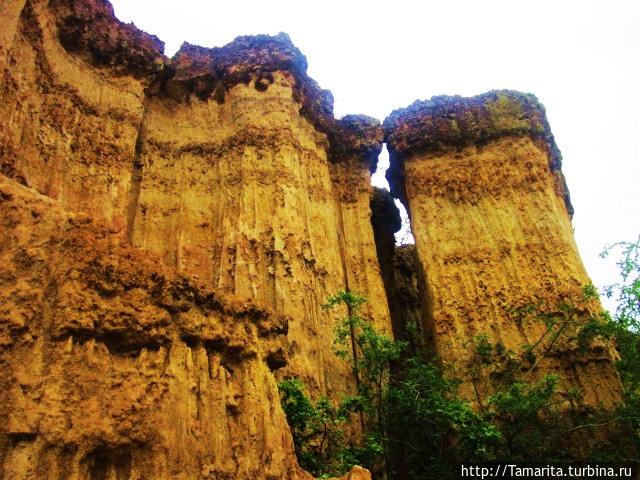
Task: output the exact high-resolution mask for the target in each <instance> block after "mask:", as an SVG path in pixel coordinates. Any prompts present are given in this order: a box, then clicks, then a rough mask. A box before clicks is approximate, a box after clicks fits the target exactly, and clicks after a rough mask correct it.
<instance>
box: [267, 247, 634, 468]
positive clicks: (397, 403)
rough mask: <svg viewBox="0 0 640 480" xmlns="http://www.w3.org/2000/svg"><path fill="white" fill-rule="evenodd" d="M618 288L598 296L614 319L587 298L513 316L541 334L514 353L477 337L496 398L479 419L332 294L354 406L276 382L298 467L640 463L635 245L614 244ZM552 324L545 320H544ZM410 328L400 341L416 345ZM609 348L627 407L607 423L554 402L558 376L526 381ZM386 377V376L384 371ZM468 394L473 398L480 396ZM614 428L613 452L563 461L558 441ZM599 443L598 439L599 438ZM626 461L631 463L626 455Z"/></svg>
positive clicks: (563, 396)
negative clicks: (602, 343) (561, 353)
mask: <svg viewBox="0 0 640 480" xmlns="http://www.w3.org/2000/svg"><path fill="white" fill-rule="evenodd" d="M614 249H619V250H620V251H621V252H622V259H621V260H620V261H619V262H618V265H619V266H620V271H621V276H622V282H621V283H620V284H619V285H615V286H613V287H611V288H610V289H608V290H607V291H606V294H607V295H609V296H612V295H617V296H618V300H619V308H618V310H617V311H616V313H615V315H614V316H611V315H609V314H608V313H606V312H601V313H597V314H595V315H588V316H587V317H586V318H585V315H584V312H585V311H586V307H585V306H586V305H587V304H588V303H589V302H592V303H593V300H596V299H597V298H598V293H597V291H596V290H595V288H593V287H592V286H586V287H585V288H584V291H583V298H581V299H578V300H577V301H575V302H573V301H565V302H563V303H561V304H560V305H558V306H556V308H555V309H548V308H543V307H542V306H540V305H533V306H525V307H521V308H518V309H514V310H513V311H512V312H511V314H512V315H514V318H513V320H514V321H518V322H525V321H536V322H542V324H543V325H544V327H545V328H544V332H543V334H542V335H541V337H540V338H539V339H538V340H536V341H535V342H533V344H531V345H524V346H523V347H522V351H521V352H513V351H510V350H508V349H506V348H505V347H504V345H502V344H501V343H499V342H498V343H496V344H492V343H491V342H490V341H489V339H488V338H487V336H486V335H482V334H481V335H478V336H477V337H476V338H475V342H474V344H473V345H472V347H471V357H470V358H471V363H470V365H469V367H470V370H471V372H472V377H473V378H474V382H475V381H476V379H480V378H491V379H492V381H493V382H494V391H495V393H494V394H493V395H491V396H489V397H488V398H486V399H483V398H480V397H478V399H477V400H478V404H479V408H474V407H472V405H471V404H470V403H469V402H468V401H466V400H464V399H463V398H461V397H460V396H459V394H458V386H459V382H457V381H456V380H454V379H450V378H448V377H447V376H446V375H445V374H444V372H443V371H442V369H441V368H440V366H439V364H438V362H437V361H433V360H429V357H428V356H427V354H426V352H424V351H422V350H421V349H420V348H417V347H416V345H420V344H421V343H422V342H419V341H418V339H413V340H414V341H412V342H410V343H411V344H412V345H413V348H408V347H409V345H408V343H407V342H394V341H393V340H392V339H391V338H390V337H389V336H387V335H386V334H384V333H380V332H377V331H376V330H375V329H374V328H373V327H372V326H371V324H370V323H369V321H368V320H367V319H366V318H364V317H362V316H361V314H360V310H361V307H362V305H363V304H364V303H365V301H366V299H365V298H364V297H362V296H359V295H356V294H353V293H350V292H344V291H341V292H338V293H337V294H336V295H334V296H332V297H330V298H329V299H328V301H327V305H326V307H327V308H335V307H337V306H338V305H344V306H346V309H347V312H348V315H347V317H346V318H345V319H344V320H343V321H342V322H341V323H340V324H339V326H338V328H337V329H336V332H335V341H334V346H335V354H336V355H337V356H339V357H340V358H343V359H344V360H345V361H346V362H347V363H348V364H349V365H350V367H351V368H352V371H353V374H354V377H355V378H356V380H357V391H356V392H355V394H354V395H350V396H346V395H344V396H342V397H341V398H340V399H338V400H331V399H327V398H319V399H318V400H316V401H315V402H314V401H312V400H311V399H310V398H309V397H308V396H307V394H306V392H305V387H304V385H303V384H302V382H300V381H299V380H297V379H288V380H284V381H282V382H280V384H279V387H280V392H281V399H282V405H283V408H284V411H285V413H286V416H287V420H288V422H289V425H290V427H291V431H292V434H293V438H294V443H295V448H296V453H297V455H298V459H299V461H300V464H301V465H302V466H303V467H304V468H305V469H307V470H309V471H310V472H311V473H313V474H314V475H316V476H337V475H341V474H343V473H344V472H345V471H347V470H348V469H349V468H350V467H351V466H352V465H354V464H359V465H363V466H365V467H367V468H369V469H370V470H371V471H372V472H373V474H374V477H375V478H385V477H386V478H391V479H394V478H397V479H403V478H451V477H452V476H453V470H452V467H451V465H452V464H454V463H458V462H462V461H491V460H509V461H518V460H520V461H526V460H529V461H531V460H534V461H539V460H545V461H554V460H557V461H562V460H564V461H571V460H576V459H591V460H608V461H615V460H628V459H630V458H633V457H632V455H633V452H638V451H640V335H639V331H640V329H639V327H640V325H639V323H640V261H639V254H640V239H639V240H638V241H637V242H635V243H619V244H616V245H615V246H613V247H610V248H609V249H607V251H606V252H605V255H606V254H609V253H610V252H611V251H613V250H614ZM545 312H551V313H545ZM416 331H417V329H416V328H415V326H411V325H408V326H407V332H408V334H409V335H408V337H409V338H410V337H411V334H412V333H413V334H415V332H416ZM597 338H602V339H607V340H611V341H613V342H614V344H615V345H616V348H617V350H618V353H619V360H618V361H617V365H616V366H617V369H618V372H619V374H620V377H621V380H622V383H623V391H624V400H625V403H624V404H623V405H621V406H620V407H619V408H618V409H617V410H616V411H614V412H603V411H596V410H593V409H585V408H583V407H584V406H583V405H582V404H581V395H580V392H579V391H578V390H577V389H569V390H562V389H561V387H560V385H561V383H562V382H561V380H562V379H561V378H560V377H559V376H558V375H552V374H549V375H546V376H544V377H542V378H540V379H538V380H532V379H531V378H530V374H531V373H532V372H533V371H534V370H535V368H536V367H537V365H538V363H539V362H540V360H541V359H542V358H545V357H547V356H552V355H554V354H555V353H556V351H558V349H559V347H560V346H561V345H563V344H564V345H565V346H566V344H567V342H573V343H572V344H573V345H576V346H577V350H576V351H577V352H578V354H584V353H586V352H587V351H588V349H589V346H590V345H591V344H592V342H593V341H594V340H595V339H597ZM392 367H393V368H392ZM477 391H478V390H477V388H476V392H477ZM602 428H605V429H610V428H615V429H616V431H617V434H618V437H617V439H616V444H615V445H609V444H597V443H596V444H594V445H592V447H593V448H592V451H591V453H590V454H589V453H588V452H587V454H585V452H575V451H573V450H571V443H570V442H567V439H568V438H570V436H572V435H576V434H578V435H579V434H582V432H589V431H597V430H598V429H602ZM605 438H606V435H605ZM630 452H631V453H630Z"/></svg>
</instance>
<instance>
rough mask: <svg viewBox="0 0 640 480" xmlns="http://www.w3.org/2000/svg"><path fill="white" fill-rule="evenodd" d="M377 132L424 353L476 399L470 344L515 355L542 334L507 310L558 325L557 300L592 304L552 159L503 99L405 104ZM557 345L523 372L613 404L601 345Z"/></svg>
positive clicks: (546, 133)
mask: <svg viewBox="0 0 640 480" xmlns="http://www.w3.org/2000/svg"><path fill="white" fill-rule="evenodd" d="M384 127H385V135H386V139H387V142H388V145H389V150H390V153H391V168H390V171H389V173H388V174H387V175H388V177H389V180H390V183H391V188H392V192H394V194H395V195H396V196H399V197H400V198H401V199H402V201H403V202H404V203H405V205H406V207H407V209H408V211H409V215H410V219H411V226H412V231H413V234H414V236H415V241H416V247H417V252H418V256H419V259H420V264H421V267H422V269H423V270H424V275H425V279H426V283H427V285H426V287H427V300H426V302H425V305H424V308H425V309H426V310H427V311H428V312H427V313H428V315H427V318H428V319H429V320H428V321H429V322H430V323H431V324H432V325H429V327H433V329H434V332H435V344H436V345H435V346H436V349H437V351H438V353H439V354H440V356H441V358H442V360H443V362H444V363H445V365H447V366H448V367H449V368H450V369H452V370H453V371H454V372H455V374H456V375H457V376H458V377H460V378H463V379H464V380H466V381H465V382H464V391H465V392H464V393H465V394H466V395H467V396H468V397H469V398H472V399H474V400H476V399H477V400H478V401H479V402H481V401H482V398H483V397H486V396H487V394H489V393H490V392H491V387H490V386H489V384H488V383H489V382H488V380H487V379H486V378H485V379H482V378H480V379H475V380H474V381H470V380H471V378H472V377H473V375H472V373H471V371H470V368H471V366H470V364H471V363H472V360H473V359H472V356H473V355H474V349H475V346H476V344H477V342H478V339H481V338H486V339H487V340H488V341H489V342H490V343H491V344H494V345H495V344H501V345H502V346H503V347H505V348H506V349H507V350H512V351H513V352H515V353H516V354H521V353H522V352H523V347H525V346H526V345H534V344H535V342H537V341H538V340H539V339H540V338H541V336H542V335H543V334H544V332H545V328H546V327H545V325H544V324H543V322H541V321H535V320H533V319H531V318H530V319H528V320H527V319H524V320H523V319H522V318H518V316H517V315H515V314H514V309H517V308H519V307H527V306H533V307H535V308H539V309H541V310H542V311H543V312H544V313H547V314H551V315H555V314H557V316H556V317H557V318H560V317H561V316H562V312H561V311H560V310H559V305H560V304H562V303H563V302H571V301H573V302H575V303H576V305H579V307H578V314H579V316H582V317H586V315H588V313H589V312H590V311H592V312H593V311H595V309H596V308H597V307H598V305H594V304H585V303H584V302H581V298H582V287H583V286H584V285H586V284H588V283H590V280H589V277H588V276H587V273H586V271H585V269H584V266H583V264H582V261H581V260H580V256H579V254H578V250H577V247H576V244H575V241H574V238H573V231H572V226H571V214H572V207H571V204H570V201H569V196H568V192H567V188H566V184H565V182H564V177H563V175H562V173H561V171H560V161H561V157H560V152H559V151H558V148H557V147H556V144H555V142H554V139H553V135H552V134H551V132H550V129H549V124H548V122H547V119H546V116H545V112H544V108H543V106H542V105H541V104H540V103H538V101H537V99H536V98H535V97H534V96H533V95H528V94H521V93H517V92H513V91H493V92H489V93H486V94H483V95H480V96H477V97H472V98H462V97H459V96H456V97H434V98H433V99H431V100H429V101H424V102H420V101H417V102H415V103H414V104H412V105H411V106H409V107H408V108H405V109H402V110H396V111H395V112H393V113H392V114H391V115H390V116H389V117H388V118H387V119H386V120H385V122H384ZM559 321H561V320H559ZM559 348H560V350H561V353H558V354H557V355H555V356H548V357H545V358H543V359H541V360H540V361H539V363H538V364H537V365H535V368H534V370H535V373H536V375H539V374H542V373H544V372H558V373H560V374H561V377H562V378H564V379H565V382H566V384H565V386H566V387H567V388H568V387H578V388H580V389H581V391H582V392H583V394H584V398H585V400H586V402H587V403H588V404H591V405H603V406H611V405H613V404H614V403H615V402H616V401H617V400H618V399H619V396H620V386H619V380H618V378H617V375H616V373H615V369H614V365H613V361H612V356H611V352H610V349H609V348H608V346H607V345H594V346H592V348H591V349H590V351H589V352H588V353H587V354H585V355H583V356H578V355H577V353H576V351H575V345H573V344H571V342H567V343H566V344H563V345H562V346H559ZM536 361H537V360H536ZM473 386H475V389H473V388H472V387H473Z"/></svg>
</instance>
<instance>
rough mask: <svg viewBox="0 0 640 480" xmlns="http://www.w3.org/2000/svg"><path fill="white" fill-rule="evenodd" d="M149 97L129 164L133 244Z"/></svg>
mask: <svg viewBox="0 0 640 480" xmlns="http://www.w3.org/2000/svg"><path fill="white" fill-rule="evenodd" d="M148 102H149V99H148V98H145V100H144V111H143V113H142V119H141V121H140V127H139V128H138V136H137V138H136V145H135V149H134V154H133V163H132V165H131V186H130V187H129V198H128V200H127V232H126V235H127V242H128V243H129V244H133V233H134V228H135V221H136V213H137V211H138V203H139V201H140V189H141V187H142V174H143V167H144V164H143V161H142V155H143V154H144V149H145V144H146V141H147V125H146V123H147V111H148Z"/></svg>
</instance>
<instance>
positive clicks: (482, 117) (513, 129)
mask: <svg viewBox="0 0 640 480" xmlns="http://www.w3.org/2000/svg"><path fill="white" fill-rule="evenodd" d="M384 132H385V141H386V142H387V143H388V146H389V151H390V152H391V153H392V156H395V157H396V160H401V159H404V158H408V157H411V156H413V155H415V154H416V153H424V152H432V151H438V150H441V149H442V148H443V147H450V146H455V147H465V146H469V145H474V144H481V143H484V142H486V141H488V140H492V139H496V138H500V137H504V136H510V135H513V136H518V135H530V136H532V137H534V138H541V139H543V140H544V141H545V142H546V144H547V145H548V148H549V153H550V156H551V162H550V166H551V168H552V169H554V170H555V169H559V168H560V164H561V155H560V151H559V150H558V147H557V146H556V143H555V140H554V138H553V134H552V133H551V129H550V128H549V122H548V121H547V117H546V113H545V109H544V106H542V104H541V103H540V102H539V101H538V99H537V98H536V97H535V96H534V95H532V94H530V93H521V92H516V91H513V90H493V91H490V92H487V93H484V94H482V95H478V96H475V97H461V96H459V95H455V96H445V95H442V96H436V97H432V98H431V99H430V100H425V101H421V100H417V101H415V102H414V103H413V104H411V105H410V106H408V107H407V108H401V109H399V110H395V111H393V112H392V113H391V114H390V115H389V116H388V117H387V118H386V119H385V121H384Z"/></svg>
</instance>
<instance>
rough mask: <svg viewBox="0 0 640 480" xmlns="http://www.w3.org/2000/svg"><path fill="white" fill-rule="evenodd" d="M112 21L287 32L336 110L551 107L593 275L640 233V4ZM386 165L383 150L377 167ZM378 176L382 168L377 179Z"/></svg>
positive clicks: (328, 9)
mask: <svg viewBox="0 0 640 480" xmlns="http://www.w3.org/2000/svg"><path fill="white" fill-rule="evenodd" d="M112 3H113V5H114V8H115V11H116V14H117V15H118V17H119V18H120V19H121V20H123V21H126V22H130V21H133V22H134V23H135V24H136V25H137V26H138V27H140V28H142V29H143V30H145V31H147V32H149V33H153V34H155V35H157V36H158V37H160V39H161V40H163V41H164V42H165V43H166V52H165V53H166V54H167V55H168V56H171V55H173V53H174V52H175V51H176V50H177V49H178V48H179V46H180V44H181V43H182V41H188V42H190V43H194V44H198V45H203V46H209V47H212V46H221V45H224V44H225V43H228V42H230V41H231V40H233V38H235V37H236V36H238V35H249V34H258V33H268V34H276V33H278V32H281V31H283V32H287V33H288V34H289V35H290V36H291V38H292V40H293V42H294V43H295V44H296V46H298V47H299V48H300V49H301V50H302V52H303V53H304V54H305V55H306V56H307V59H308V63H309V74H310V75H311V77H313V78H314V79H315V80H317V81H318V82H319V83H320V85H321V86H322V87H323V88H328V89H330V90H331V91H332V92H333V95H334V97H335V112H336V116H342V115H346V114H348V113H364V114H367V115H371V116H373V117H377V118H379V119H381V120H382V119H384V117H385V116H387V115H388V114H389V113H390V112H391V111H392V110H394V109H396V108H400V107H405V106H407V105H409V104H410V103H412V102H413V101H414V100H416V99H427V98H430V97H431V96H433V95H441V94H449V95H453V94H460V95H464V96H469V95H476V94H479V93H483V92H485V91H487V90H492V89H496V88H509V89H514V90H521V91H524V92H531V93H534V94H535V95H537V96H538V98H539V99H540V100H541V101H542V103H543V104H544V105H545V107H546V110H547V115H548V117H549V121H550V123H551V129H552V130H553V133H554V135H555V137H556V141H557V143H558V146H559V147H560V150H561V151H562V155H563V158H564V161H563V162H564V163H563V171H564V173H565V176H566V177H567V182H568V184H569V189H570V192H571V198H572V201H573V204H574V207H575V209H576V213H575V216H574V221H573V223H574V227H575V235H576V239H577V241H578V246H579V248H580V251H581V254H582V257H583V260H584V261H585V264H586V265H587V269H588V271H589V273H590V275H591V277H592V278H593V280H594V283H595V284H596V285H599V286H601V285H604V284H607V283H611V282H612V281H614V280H616V279H617V274H616V268H615V266H614V265H613V264H612V260H610V259H609V260H606V261H605V260H602V259H600V258H599V257H598V254H599V252H600V251H601V250H602V249H603V247H604V246H605V245H606V244H609V243H612V242H616V241H620V240H634V239H635V238H637V236H638V234H640V200H639V198H638V197H639V193H640V188H639V187H638V184H639V183H640V139H639V138H640V135H639V134H640V120H639V118H640V1H638V0H599V1H595V0H577V1H560V0H552V1H547V0H537V1H535V2H525V1H514V0H505V1H497V0H484V1H482V2H478V1H477V0H469V1H452V0H437V1H426V0H423V1H403V0H394V1H385V2H380V1H371V0H369V1H353V0H351V1H350V0H342V1H340V2H331V1H324V2H304V1H300V0H296V1H288V0H287V1H271V2H265V1H253V0H242V1H238V2H233V1H231V2H230V1H225V2H212V1H205V0H182V1H180V2H177V1H175V0H135V1H131V0H113V1H112ZM385 162H386V159H385V158H382V159H381V166H382V164H384V163H385ZM376 181H377V182H380V178H377V180H376Z"/></svg>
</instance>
